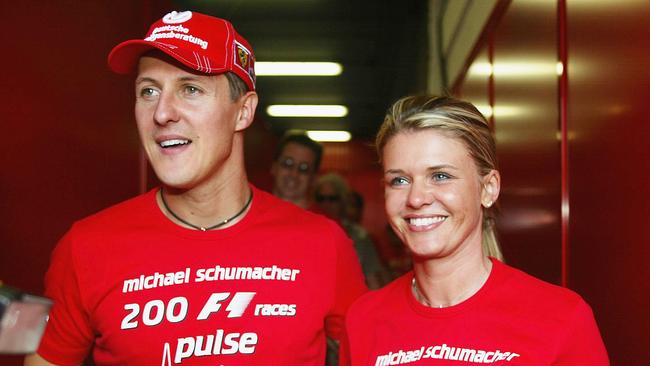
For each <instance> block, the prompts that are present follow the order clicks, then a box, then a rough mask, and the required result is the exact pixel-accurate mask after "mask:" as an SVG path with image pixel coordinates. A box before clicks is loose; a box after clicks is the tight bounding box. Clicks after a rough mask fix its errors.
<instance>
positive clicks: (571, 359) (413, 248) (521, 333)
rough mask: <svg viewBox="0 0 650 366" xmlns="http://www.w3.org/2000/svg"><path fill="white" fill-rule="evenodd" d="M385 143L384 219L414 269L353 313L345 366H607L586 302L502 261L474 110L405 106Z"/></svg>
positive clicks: (424, 99) (490, 177)
mask: <svg viewBox="0 0 650 366" xmlns="http://www.w3.org/2000/svg"><path fill="white" fill-rule="evenodd" d="M376 145H377V150H378V153H379V156H380V160H381V163H382V166H383V174H384V186H385V208H386V214H387V216H388V220H389V222H390V225H391V226H392V228H393V230H394V231H395V233H396V235H397V236H398V237H399V238H400V239H401V241H402V242H403V243H404V245H405V246H406V247H407V248H408V250H409V252H410V253H411V257H412V261H413V270H412V271H411V272H409V273H407V274H406V275H404V276H402V277H400V278H398V279H396V280H395V281H393V282H392V283H390V284H389V285H387V286H385V287H384V288H382V289H381V290H379V291H375V292H371V293H368V294H366V295H364V296H363V297H361V298H360V299H359V300H358V301H357V302H356V303H355V304H354V305H353V306H352V307H351V308H350V310H349V312H348V315H347V318H346V319H347V320H346V323H347V326H346V328H347V332H348V334H347V340H346V341H344V344H343V347H342V348H343V351H342V352H341V364H342V365H348V364H351V365H399V364H410V363H416V364H435V365H462V364H467V365H471V364H480V363H494V364H499V365H527V366H531V365H578V364H579V365H598V366H600V365H608V364H609V361H608V357H607V352H606V350H605V348H604V346H603V342H602V339H601V337H600V333H599V331H598V328H597V326H596V322H595V320H594V317H593V314H592V311H591V308H590V307H589V305H587V303H586V302H585V301H584V300H583V299H582V298H581V297H580V296H579V295H577V294H576V293H574V292H572V291H570V290H568V289H565V288H561V287H558V286H555V285H552V284H549V283H546V282H543V281H541V280H539V279H536V278H534V277H532V276H530V275H527V274H525V273H523V272H521V271H519V270H517V269H515V268H512V267H509V266H507V265H506V264H504V263H503V262H502V261H501V260H500V259H499V258H500V252H499V251H498V244H497V242H496V236H495V234H494V225H493V219H494V217H493V216H494V215H493V212H492V211H493V208H494V204H495V202H496V201H497V198H498V197H499V191H500V187H501V176H500V174H499V171H498V167H497V159H496V147H495V142H494V139H493V137H492V135H491V133H490V129H489V127H488V124H487V122H486V120H485V118H484V117H483V116H482V115H481V113H480V112H479V111H478V110H477V109H476V108H475V107H474V106H473V105H471V104H470V103H467V102H463V101H460V100H457V99H454V98H449V97H432V96H412V97H406V98H403V99H400V100H399V101H397V102H396V103H395V104H394V105H393V106H392V107H391V108H390V109H389V111H388V114H387V115H386V118H385V120H384V123H383V124H382V126H381V128H380V130H379V133H378V135H377V140H376Z"/></svg>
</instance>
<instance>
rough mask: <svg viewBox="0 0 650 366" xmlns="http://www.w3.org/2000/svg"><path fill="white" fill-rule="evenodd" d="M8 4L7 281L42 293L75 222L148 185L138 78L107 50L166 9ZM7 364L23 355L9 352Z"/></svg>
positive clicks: (3, 225) (1, 189)
mask: <svg viewBox="0 0 650 366" xmlns="http://www.w3.org/2000/svg"><path fill="white" fill-rule="evenodd" d="M159 3H162V2H159ZM0 9H1V10H2V14H3V32H2V34H3V36H2V54H3V57H2V58H0V65H1V66H2V110H3V111H4V115H3V117H2V119H3V122H2V130H3V142H2V144H1V147H0V148H1V149H2V153H1V154H0V165H1V166H2V170H1V171H0V174H1V177H0V243H1V244H0V248H1V250H0V280H2V281H4V282H5V283H6V284H9V285H12V286H15V287H19V288H22V289H25V290H29V291H32V292H36V293H40V292H41V291H42V281H43V275H44V273H45V270H46V268H47V265H48V262H49V255H50V251H51V250H52V248H53V247H54V245H55V244H56V242H57V240H58V239H59V238H60V237H61V235H62V234H63V233H64V232H65V231H66V230H67V229H68V227H69V226H70V224H71V223H72V222H73V221H74V220H75V219H78V218H81V217H83V216H86V215H88V214H90V213H93V212H95V211H97V210H99V209H101V208H103V207H106V206H108V205H110V204H113V203H116V202H118V201H120V200H123V199H125V198H127V197H130V196H133V195H135V194H137V193H138V190H139V186H138V169H139V159H138V140H137V136H136V131H135V127H134V125H133V122H132V121H133V94H132V92H131V90H132V81H131V80H130V79H129V78H128V77H123V78H122V77H118V76H116V75H113V74H112V73H110V72H109V70H108V68H107V66H106V56H107V55H108V52H109V51H110V49H111V47H113V46H114V45H115V44H117V43H118V42H119V41H122V40H124V39H126V38H127V37H132V36H136V35H142V34H144V32H145V31H146V27H145V25H144V24H148V23H149V22H150V20H149V19H150V17H151V16H153V17H158V16H160V15H161V13H162V10H160V11H156V9H154V8H152V7H151V6H148V2H146V1H144V2H130V1H108V0H106V1H92V2H86V1H56V2H46V1H39V2H27V1H14V2H6V1H5V2H2V5H0ZM0 364H2V365H20V364H22V358H21V357H2V356H0Z"/></svg>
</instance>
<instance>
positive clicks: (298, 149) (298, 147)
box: [281, 141, 316, 160]
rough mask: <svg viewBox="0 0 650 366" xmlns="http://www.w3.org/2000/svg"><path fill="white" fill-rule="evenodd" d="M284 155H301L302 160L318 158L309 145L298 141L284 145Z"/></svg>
mask: <svg viewBox="0 0 650 366" xmlns="http://www.w3.org/2000/svg"><path fill="white" fill-rule="evenodd" d="M281 155H283V156H287V157H294V158H295V157H299V158H301V159H302V160H305V159H309V160H314V159H316V153H315V152H314V151H313V150H312V149H310V148H309V147H307V146H305V145H303V144H301V143H298V142H294V141H290V142H288V143H287V144H286V145H284V148H283V149H282V154H281Z"/></svg>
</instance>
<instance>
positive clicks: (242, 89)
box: [225, 71, 248, 102]
mask: <svg viewBox="0 0 650 366" xmlns="http://www.w3.org/2000/svg"><path fill="white" fill-rule="evenodd" d="M225 75H226V79H228V86H230V99H232V101H233V102H234V101H237V99H239V98H240V97H241V96H242V95H244V94H246V93H247V92H248V86H246V83H245V82H244V81H243V80H242V79H241V78H240V77H239V76H237V74H235V73H234V72H230V71H228V72H226V73H225Z"/></svg>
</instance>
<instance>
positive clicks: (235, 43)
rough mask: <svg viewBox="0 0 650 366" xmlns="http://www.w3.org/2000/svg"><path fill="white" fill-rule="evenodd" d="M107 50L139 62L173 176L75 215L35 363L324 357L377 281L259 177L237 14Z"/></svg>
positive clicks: (279, 361) (288, 361) (138, 107)
mask: <svg viewBox="0 0 650 366" xmlns="http://www.w3.org/2000/svg"><path fill="white" fill-rule="evenodd" d="M108 63H109V66H110V67H111V69H112V70H113V71H115V72H117V73H121V74H128V73H135V75H136V78H135V95H136V102H135V117H136V123H137V127H138V131H139V134H140V139H141V143H142V145H143V147H144V150H145V151H146V153H147V156H148V159H149V162H150V163H151V166H152V167H153V169H154V171H155V172H156V175H157V176H158V178H159V180H160V182H161V187H160V188H156V189H154V190H152V191H150V192H148V193H145V194H144V195H141V196H138V197H135V198H133V199H130V200H128V201H125V202H122V203H120V204H117V205H115V206H113V207H111V208H108V209H106V210H103V211H101V212H99V213H97V214H95V215H93V216H90V217H88V218H86V219H83V220H80V221H79V222H76V223H75V224H74V225H73V226H72V228H71V229H70V230H69V231H68V233H67V234H66V235H65V236H64V237H63V238H62V239H61V241H60V242H59V243H58V245H57V247H56V249H55V251H54V253H53V255H52V261H51V264H50V268H49V270H48V273H47V275H46V280H45V282H46V295H47V296H49V297H50V298H52V299H53V300H54V306H53V308H52V311H51V314H50V319H49V323H48V326H47V329H46V331H45V335H44V337H43V340H42V342H41V345H40V347H39V349H38V351H37V354H35V355H32V356H30V357H28V358H27V359H26V363H25V364H26V365H52V364H53V365H79V364H81V363H82V362H83V360H84V359H85V358H86V357H87V356H88V355H89V352H90V351H91V350H92V357H93V358H94V361H95V364H97V365H172V364H180V363H183V364H190V365H199V364H200V365H224V366H226V365H228V366H234V365H282V366H287V365H318V366H321V365H323V363H324V358H325V335H326V334H327V335H329V336H332V337H334V338H338V337H339V335H340V334H341V332H342V324H343V323H342V320H343V315H344V313H345V311H346V309H347V307H348V305H349V304H350V303H351V302H352V301H353V300H354V299H355V298H356V297H357V296H358V295H359V294H360V293H362V292H363V291H364V290H365V287H364V285H363V278H362V274H361V271H360V268H359V263H358V259H357V258H356V256H355V254H354V250H353V248H352V245H351V243H350V241H349V239H347V238H346V236H345V234H344V233H343V232H342V231H341V230H340V229H339V228H338V227H337V226H336V224H334V223H333V222H330V221H327V220H325V219H323V218H321V217H320V216H318V215H315V214H311V213H308V212H306V211H304V210H301V209H300V208H298V207H297V206H295V205H292V204H290V203H287V202H284V201H282V200H280V199H278V198H275V197H273V196H272V195H270V194H267V193H265V192H263V191H260V190H258V189H257V188H255V187H254V186H252V185H251V184H250V183H249V182H248V179H247V176H246V172H245V169H244V157H243V155H244V154H243V140H244V138H243V133H244V130H245V129H246V127H248V126H249V125H250V124H251V123H252V121H253V117H254V114H255V108H256V105H257V94H256V92H255V73H254V64H255V57H254V55H253V51H252V48H251V47H250V45H249V44H248V42H246V40H245V39H244V38H243V37H241V36H240V35H239V34H237V32H236V31H235V29H234V28H233V26H232V24H230V23H229V22H227V21H225V20H223V19H219V18H214V17H210V16H206V15H203V14H199V13H196V12H189V11H185V12H172V13H169V14H167V15H165V17H163V18H162V19H161V20H159V21H157V22H156V23H154V24H153V25H152V26H151V28H150V29H149V32H148V33H147V36H146V37H145V38H144V39H138V40H130V41H126V42H123V43H121V44H119V45H117V46H116V47H115V48H114V49H113V50H112V52H111V53H110V55H109V58H108Z"/></svg>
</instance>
